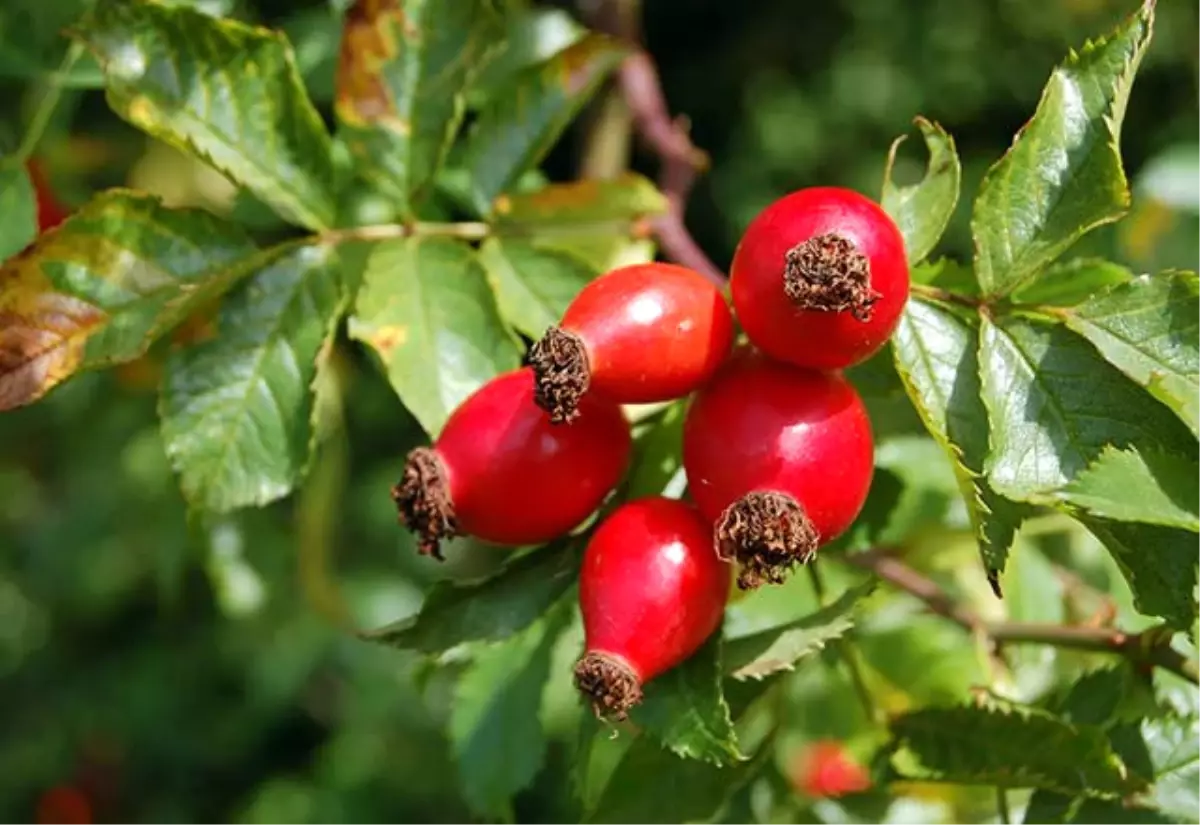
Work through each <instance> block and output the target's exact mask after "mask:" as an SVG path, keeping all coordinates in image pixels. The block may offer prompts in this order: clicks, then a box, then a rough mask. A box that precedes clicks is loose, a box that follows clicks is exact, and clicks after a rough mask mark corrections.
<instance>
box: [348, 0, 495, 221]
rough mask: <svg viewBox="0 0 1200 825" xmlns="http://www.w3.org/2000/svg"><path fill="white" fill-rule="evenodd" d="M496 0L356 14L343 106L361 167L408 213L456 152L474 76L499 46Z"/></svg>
mask: <svg viewBox="0 0 1200 825" xmlns="http://www.w3.org/2000/svg"><path fill="white" fill-rule="evenodd" d="M502 31H503V29H502V26H501V19H500V17H499V15H498V14H496V12H495V10H494V8H493V5H492V3H491V2H488V0H438V2H429V1H428V0H357V2H356V3H355V4H354V5H353V6H352V7H351V8H350V9H349V10H348V11H347V12H346V24H345V28H344V29H343V32H342V43H341V56H340V58H339V62H338V72H337V92H336V96H335V103H334V110H335V111H336V113H337V116H338V119H339V120H340V121H341V127H342V128H341V130H340V134H341V135H343V136H344V137H345V138H346V142H347V144H348V145H349V147H350V149H351V151H352V152H354V154H355V155H356V156H357V158H358V162H359V171H360V173H361V174H362V175H363V176H364V177H366V178H368V179H369V180H370V181H371V182H372V183H373V184H374V185H376V186H378V187H379V189H380V190H381V191H383V192H384V193H386V194H387V195H389V196H390V197H391V198H393V199H394V200H395V202H396V203H397V205H398V206H399V208H400V211H401V213H402V214H404V215H412V214H413V210H412V204H413V201H414V199H415V198H416V196H417V195H418V194H419V192H420V191H421V190H422V189H423V188H424V187H425V186H426V185H427V184H429V183H430V182H431V181H432V180H433V178H434V176H435V175H436V174H437V171H438V169H439V168H440V167H441V165H442V162H443V161H444V160H445V157H446V153H447V152H448V151H449V149H450V143H451V142H452V141H453V139H454V135H455V133H456V132H457V131H458V127H459V125H460V124H461V122H462V118H463V114H464V112H465V111H466V101H465V92H466V89H467V87H468V86H469V85H470V83H471V79H472V77H473V76H474V75H475V73H476V72H477V71H478V70H479V69H480V68H481V67H482V65H483V64H484V62H485V60H486V59H487V57H488V55H489V53H490V52H491V51H494V50H495V46H496V45H497V43H498V40H499V37H500V35H501V32H502Z"/></svg>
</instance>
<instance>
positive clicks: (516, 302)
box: [479, 238, 598, 339]
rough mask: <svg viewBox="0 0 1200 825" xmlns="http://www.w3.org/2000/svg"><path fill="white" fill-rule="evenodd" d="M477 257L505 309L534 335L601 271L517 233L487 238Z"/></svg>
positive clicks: (510, 318)
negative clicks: (515, 236) (516, 234)
mask: <svg viewBox="0 0 1200 825" xmlns="http://www.w3.org/2000/svg"><path fill="white" fill-rule="evenodd" d="M479 260H480V262H481V263H482V264H483V267H484V269H485V270H487V276H488V281H490V282H491V285H492V288H493V289H494V290H495V292H496V300H497V301H498V302H499V304H500V312H501V314H503V315H504V317H505V319H506V320H507V321H508V322H509V323H511V324H512V325H513V326H514V327H516V328H517V329H519V330H520V331H521V332H523V333H525V334H526V335H528V336H529V337H530V338H534V339H537V338H541V337H542V335H543V334H544V333H545V332H546V330H547V329H548V328H549V327H552V326H554V325H555V324H557V323H558V322H559V320H561V318H562V314H563V312H564V311H565V310H566V308H567V305H568V304H570V303H571V300H572V299H573V298H574V297H575V296H576V295H577V294H578V293H579V290H581V289H583V287H584V286H585V285H586V284H587V283H588V281H590V280H592V279H593V278H595V277H596V275H597V274H598V273H597V272H596V271H595V270H594V269H592V268H591V267H590V266H588V265H587V264H586V263H585V262H584V261H582V260H581V259H579V258H576V257H574V256H572V255H568V254H567V253H565V252H559V251H556V250H554V249H545V248H542V247H539V246H538V245H537V244H535V243H533V242H532V241H527V240H523V239H519V238H489V239H488V240H486V241H484V243H483V245H482V246H481V247H480V249H479Z"/></svg>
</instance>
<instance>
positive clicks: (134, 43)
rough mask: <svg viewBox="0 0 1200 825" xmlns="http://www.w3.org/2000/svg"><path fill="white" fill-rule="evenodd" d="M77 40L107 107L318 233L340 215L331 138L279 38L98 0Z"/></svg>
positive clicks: (180, 10)
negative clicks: (99, 75) (99, 79)
mask: <svg viewBox="0 0 1200 825" xmlns="http://www.w3.org/2000/svg"><path fill="white" fill-rule="evenodd" d="M73 36H74V37H76V38H77V39H79V40H80V41H82V42H83V43H84V44H86V45H87V47H88V48H89V49H91V50H92V51H93V52H94V53H95V55H96V57H97V58H98V59H99V60H100V63H101V65H102V66H103V67H104V72H105V80H106V85H107V89H108V102H109V105H110V106H112V108H113V110H114V111H115V112H117V114H119V115H120V116H121V117H123V118H125V119H126V120H128V121H129V122H130V123H132V124H133V125H134V126H137V127H138V128H139V129H142V130H143V131H145V132H147V133H149V134H150V135H152V136H154V137H156V138H158V139H159V140H162V141H164V142H166V143H168V144H170V145H172V146H174V147H176V148H179V149H182V150H185V151H190V152H193V153H194V154H196V155H198V156H199V157H201V158H203V159H204V160H206V161H207V162H209V163H211V164H212V165H213V166H215V167H216V168H217V169H219V170H220V171H221V172H223V173H224V174H225V175H226V176H228V177H229V178H230V179H231V180H232V181H234V182H235V183H239V184H241V185H243V186H245V187H246V188H248V189H250V190H251V191H252V192H253V193H254V194H255V195H257V196H258V197H259V198H261V199H262V200H263V201H265V202H267V203H269V204H271V206H273V207H274V208H275V209H277V210H279V212H280V214H282V215H283V216H284V217H286V218H288V219H289V220H293V221H295V222H297V223H299V224H302V225H303V226H307V227H309V228H310V229H323V228H326V227H328V226H330V225H331V224H332V223H333V219H334V212H335V208H336V201H335V193H334V170H333V161H332V156H331V142H330V139H329V134H328V132H326V130H325V126H324V124H323V123H322V122H321V118H320V116H319V115H318V114H317V110H316V109H315V108H314V107H313V104H312V101H310V100H309V99H308V94H307V93H306V92H305V90H304V85H303V83H302V82H301V80H300V75H299V72H298V71H297V70H296V65H295V61H294V60H293V56H292V50H291V47H290V46H289V45H288V42H287V39H286V38H285V37H284V36H283V35H282V34H279V33H278V32H273V31H270V30H267V29H260V28H255V27H252V26H247V25H245V24H243V23H238V22H236V21H233V20H229V19H216V18H213V17H209V16H208V15H206V14H202V13H200V12H198V11H195V10H194V9H190V8H186V7H182V6H179V7H167V6H163V5H160V4H157V3H152V2H148V0H97V2H96V4H95V5H94V6H93V8H92V10H91V12H90V13H89V14H88V15H87V16H86V17H85V18H84V19H83V20H82V21H80V23H79V25H78V26H77V27H76V28H75V29H74V31H73Z"/></svg>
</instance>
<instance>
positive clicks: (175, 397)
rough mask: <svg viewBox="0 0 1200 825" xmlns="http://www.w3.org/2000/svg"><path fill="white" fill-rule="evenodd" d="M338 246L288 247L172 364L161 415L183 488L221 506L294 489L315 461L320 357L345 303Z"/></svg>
mask: <svg viewBox="0 0 1200 825" xmlns="http://www.w3.org/2000/svg"><path fill="white" fill-rule="evenodd" d="M335 255H336V253H335V252H334V250H333V249H332V248H330V247H321V246H298V247H287V246H284V247H279V248H277V249H275V250H271V251H270V252H268V253H267V254H266V256H264V258H265V260H263V261H262V263H261V265H260V266H259V267H258V268H257V271H256V272H255V273H254V274H253V275H252V276H251V277H250V278H249V279H248V280H247V281H246V282H245V283H243V284H242V285H241V286H240V287H239V288H238V289H237V290H235V291H234V292H232V293H230V295H229V296H228V297H227V298H226V299H225V302H224V303H223V305H222V307H221V312H220V314H219V316H218V318H217V337H216V338H214V339H212V340H210V341H205V342H203V343H200V344H198V345H195V346H192V347H189V348H186V349H183V350H181V351H179V352H176V353H174V354H173V355H172V356H171V358H170V359H169V360H168V362H167V372H166V377H165V379H164V381H163V390H162V402H161V406H160V412H161V414H162V419H163V440H164V441H165V442H166V448H167V455H168V456H169V457H170V459H171V463H172V465H174V467H175V469H176V470H177V471H178V472H179V474H180V483H181V485H182V487H183V492H184V495H185V496H186V497H187V498H188V499H189V500H190V501H191V502H192V503H193V504H194V505H196V506H197V507H200V508H202V509H204V510H210V511H215V512H222V511H226V510H232V509H234V508H237V507H245V506H249V505H262V504H266V503H267V502H270V501H273V500H275V499H277V498H280V497H281V496H284V495H286V494H287V493H288V492H290V491H291V490H292V488H293V487H294V486H295V484H296V482H297V481H299V479H300V477H301V476H302V474H303V472H304V470H305V468H306V467H307V464H308V458H309V451H310V447H311V442H312V439H313V428H312V411H313V392H312V384H313V380H314V378H315V377H316V373H317V356H318V353H319V352H320V350H321V347H322V345H323V344H324V342H325V341H326V340H327V339H328V338H329V336H330V335H331V334H332V332H333V327H334V324H335V322H336V320H337V317H336V316H337V311H338V309H339V307H340V306H341V305H342V303H343V300H344V291H343V289H342V284H341V281H340V270H339V267H338V266H337V261H336V257H335Z"/></svg>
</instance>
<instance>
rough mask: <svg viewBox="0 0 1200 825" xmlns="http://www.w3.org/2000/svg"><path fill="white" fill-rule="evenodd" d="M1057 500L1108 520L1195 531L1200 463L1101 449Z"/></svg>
mask: <svg viewBox="0 0 1200 825" xmlns="http://www.w3.org/2000/svg"><path fill="white" fill-rule="evenodd" d="M1058 497H1059V499H1061V500H1062V501H1065V502H1068V503H1070V504H1071V505H1073V506H1075V507H1081V508H1083V509H1084V510H1086V511H1087V512H1089V513H1091V514H1092V515H1095V516H1101V517H1103V518H1106V519H1111V520H1114V521H1136V522H1142V523H1144V524H1159V525H1162V526H1164V527H1180V528H1182V529H1184V530H1191V531H1192V532H1193V533H1197V532H1200V514H1198V511H1200V465H1198V464H1197V463H1196V462H1195V461H1194V460H1191V459H1189V458H1188V457H1186V456H1182V455H1178V454H1171V453H1163V452H1157V451H1154V450H1141V451H1139V450H1135V449H1127V450H1118V449H1116V448H1114V447H1111V446H1109V447H1105V448H1104V450H1103V451H1102V452H1101V453H1100V455H1099V456H1098V457H1097V458H1096V460H1095V461H1093V462H1092V463H1091V464H1089V465H1088V467H1087V468H1086V469H1085V470H1083V471H1082V472H1081V473H1079V475H1077V476H1076V477H1075V478H1074V480H1072V481H1071V483H1070V484H1068V485H1067V486H1066V487H1064V488H1063V489H1062V491H1061V492H1060V493H1059V494H1058Z"/></svg>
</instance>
